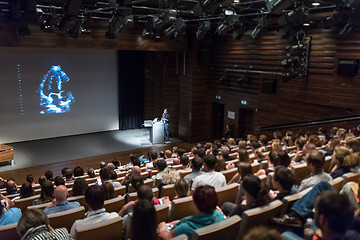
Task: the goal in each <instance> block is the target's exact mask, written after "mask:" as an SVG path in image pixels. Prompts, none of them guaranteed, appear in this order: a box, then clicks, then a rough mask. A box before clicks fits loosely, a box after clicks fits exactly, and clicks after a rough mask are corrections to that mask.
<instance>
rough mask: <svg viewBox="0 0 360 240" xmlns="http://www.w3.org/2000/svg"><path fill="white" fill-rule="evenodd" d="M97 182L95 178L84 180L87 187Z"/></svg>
mask: <svg viewBox="0 0 360 240" xmlns="http://www.w3.org/2000/svg"><path fill="white" fill-rule="evenodd" d="M97 180H98V178H96V177H94V178H87V179H85V181H86V183H87V184H89V185H90V184H93V183H96V181H97Z"/></svg>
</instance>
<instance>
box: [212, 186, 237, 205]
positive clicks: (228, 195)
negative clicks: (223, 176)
mask: <svg viewBox="0 0 360 240" xmlns="http://www.w3.org/2000/svg"><path fill="white" fill-rule="evenodd" d="M238 189H239V184H238V183H232V184H230V185H226V186H225V187H222V188H220V189H218V190H217V191H216V193H217V196H218V198H219V203H218V206H221V205H222V204H223V203H224V202H232V203H235V201H236V196H237V192H238Z"/></svg>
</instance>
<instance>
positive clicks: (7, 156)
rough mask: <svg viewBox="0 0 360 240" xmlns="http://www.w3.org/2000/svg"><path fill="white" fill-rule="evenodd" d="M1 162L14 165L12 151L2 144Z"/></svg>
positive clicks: (0, 148) (0, 151)
mask: <svg viewBox="0 0 360 240" xmlns="http://www.w3.org/2000/svg"><path fill="white" fill-rule="evenodd" d="M2 162H10V163H11V165H13V164H14V149H13V148H12V147H10V146H7V145H4V144H1V145H0V163H2Z"/></svg>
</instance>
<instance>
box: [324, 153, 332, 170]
mask: <svg viewBox="0 0 360 240" xmlns="http://www.w3.org/2000/svg"><path fill="white" fill-rule="evenodd" d="M331 159H332V157H331V156H327V157H325V163H324V171H325V172H327V173H330V171H331V169H330V167H331Z"/></svg>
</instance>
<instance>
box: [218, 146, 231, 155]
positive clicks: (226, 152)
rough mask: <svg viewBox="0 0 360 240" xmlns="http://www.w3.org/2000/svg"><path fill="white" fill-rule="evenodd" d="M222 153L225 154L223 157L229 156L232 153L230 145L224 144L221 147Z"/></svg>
mask: <svg viewBox="0 0 360 240" xmlns="http://www.w3.org/2000/svg"><path fill="white" fill-rule="evenodd" d="M220 153H221V155H222V156H223V157H225V158H226V157H228V156H229V154H230V148H229V147H228V146H222V147H221V148H220Z"/></svg>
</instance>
